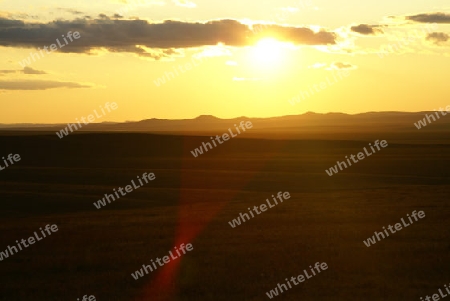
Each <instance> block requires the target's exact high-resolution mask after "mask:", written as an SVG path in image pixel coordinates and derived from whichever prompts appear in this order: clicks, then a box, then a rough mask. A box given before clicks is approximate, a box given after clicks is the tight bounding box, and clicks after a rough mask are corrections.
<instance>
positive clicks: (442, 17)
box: [405, 13, 450, 24]
mask: <svg viewBox="0 0 450 301" xmlns="http://www.w3.org/2000/svg"><path fill="white" fill-rule="evenodd" d="M405 18H406V19H407V20H411V21H414V22H419V23H444V24H445V23H447V24H450V14H446V13H425V14H418V15H413V16H406V17H405Z"/></svg>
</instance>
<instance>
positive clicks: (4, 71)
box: [0, 67, 47, 75]
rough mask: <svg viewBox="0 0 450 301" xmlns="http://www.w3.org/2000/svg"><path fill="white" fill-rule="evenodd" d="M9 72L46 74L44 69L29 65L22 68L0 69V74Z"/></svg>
mask: <svg viewBox="0 0 450 301" xmlns="http://www.w3.org/2000/svg"><path fill="white" fill-rule="evenodd" d="M11 73H23V74H47V73H46V72H45V71H40V70H36V69H33V68H31V67H25V68H23V70H0V75H2V74H11Z"/></svg>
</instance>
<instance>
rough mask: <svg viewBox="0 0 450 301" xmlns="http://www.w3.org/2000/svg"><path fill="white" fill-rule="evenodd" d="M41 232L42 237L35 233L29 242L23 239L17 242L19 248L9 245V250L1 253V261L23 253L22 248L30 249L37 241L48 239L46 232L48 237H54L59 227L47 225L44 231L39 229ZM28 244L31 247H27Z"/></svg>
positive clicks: (29, 238)
mask: <svg viewBox="0 0 450 301" xmlns="http://www.w3.org/2000/svg"><path fill="white" fill-rule="evenodd" d="M39 230H41V234H42V237H39V235H38V233H36V231H34V235H33V236H30V237H28V239H27V240H25V239H22V240H21V241H20V242H19V241H17V240H16V243H17V247H16V246H12V247H11V246H9V245H8V247H7V249H6V250H5V251H4V252H0V261H3V259H6V258H8V257H9V256H12V255H14V254H16V253H18V252H19V251H22V246H23V247H24V248H28V247H29V246H30V245H34V244H35V243H36V242H37V241H40V240H43V239H44V238H45V237H47V235H45V232H44V230H45V231H46V232H47V234H48V235H52V233H56V232H57V231H58V226H57V225H55V224H54V225H51V226H50V225H46V226H45V227H44V230H42V228H39ZM35 238H36V239H35ZM27 242H28V243H29V245H27ZM17 248H19V250H17ZM13 251H14V252H13Z"/></svg>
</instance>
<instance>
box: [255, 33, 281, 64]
mask: <svg viewBox="0 0 450 301" xmlns="http://www.w3.org/2000/svg"><path fill="white" fill-rule="evenodd" d="M284 46H285V45H284V43H282V42H279V41H277V40H276V39H274V38H264V39H262V40H260V41H259V42H258V43H257V44H256V45H255V46H254V47H253V49H252V51H251V56H252V59H253V60H254V61H255V62H256V64H258V66H260V67H274V66H276V65H278V64H280V63H281V60H282V58H283V50H284V49H283V48H284Z"/></svg>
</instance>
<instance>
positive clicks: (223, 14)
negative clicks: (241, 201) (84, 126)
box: [0, 0, 450, 123]
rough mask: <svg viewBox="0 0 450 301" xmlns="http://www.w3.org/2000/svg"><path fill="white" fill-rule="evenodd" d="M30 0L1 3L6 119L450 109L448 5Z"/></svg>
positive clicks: (383, 0)
mask: <svg viewBox="0 0 450 301" xmlns="http://www.w3.org/2000/svg"><path fill="white" fill-rule="evenodd" d="M31 3H32V4H30V1H29V0H27V1H25V0H0V49H1V52H0V102H1V110H0V123H28V122H32V123H67V122H73V121H74V120H75V118H80V117H81V116H87V115H89V114H91V113H92V111H93V110H95V109H97V108H99V106H103V105H104V104H105V103H107V102H116V103H117V104H118V109H117V110H114V111H112V112H111V113H109V114H108V115H106V116H104V117H103V119H101V120H98V122H102V121H134V120H141V119H149V118H168V119H184V118H193V117H196V116H198V115H215V116H217V117H220V118H232V117H239V116H248V117H270V116H281V115H296V114H301V113H304V112H308V111H314V112H318V113H326V112H344V113H360V112H367V111H425V110H433V109H439V107H445V106H447V105H449V104H450V97H449V93H448V84H447V81H448V76H447V73H448V70H450V60H449V56H448V55H447V53H449V49H450V4H449V3H448V0H435V1H426V2H425V1H422V0H420V1H419V0H410V1H392V0H366V1H360V0H358V1H356V0H345V1H335V0H334V1H331V0H294V1H290V0H289V1H287V0H286V1H285V0H277V1H274V0H268V1H254V0H246V1H236V0H229V1H216V0H192V1H191V0H131V1H129V0H97V1H85V0H79V1H64V3H63V2H62V1H56V0H33V1H31ZM57 40H58V41H57ZM58 42H59V44H58ZM52 44H53V45H52ZM44 47H45V49H46V50H44ZM52 49H53V50H54V51H52Z"/></svg>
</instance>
